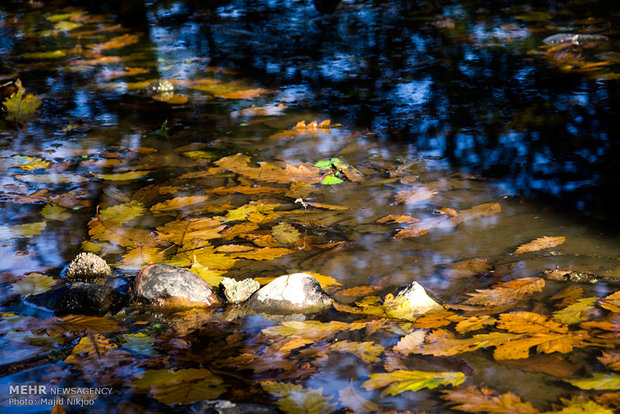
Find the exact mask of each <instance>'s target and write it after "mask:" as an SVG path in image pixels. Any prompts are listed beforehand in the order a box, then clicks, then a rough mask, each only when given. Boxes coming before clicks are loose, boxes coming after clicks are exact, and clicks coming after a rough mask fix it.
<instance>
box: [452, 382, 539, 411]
mask: <svg viewBox="0 0 620 414" xmlns="http://www.w3.org/2000/svg"><path fill="white" fill-rule="evenodd" d="M442 392H443V394H444V395H442V396H441V398H443V399H444V400H447V401H449V404H450V405H451V406H452V408H453V409H455V410H460V411H465V412H468V413H492V414H495V413H497V414H538V412H539V411H538V410H537V409H535V408H534V407H532V405H531V404H530V403H528V402H523V401H521V398H519V397H518V396H516V395H514V394H513V393H511V392H507V393H505V394H500V393H498V392H497V391H495V390H491V389H489V388H484V387H482V388H478V387H475V386H468V387H462V388H458V389H456V390H446V391H442Z"/></svg>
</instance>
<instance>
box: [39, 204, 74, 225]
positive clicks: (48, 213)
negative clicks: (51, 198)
mask: <svg viewBox="0 0 620 414" xmlns="http://www.w3.org/2000/svg"><path fill="white" fill-rule="evenodd" d="M41 215H42V216H43V217H45V218H46V219H48V220H58V221H65V220H67V219H68V218H70V217H71V213H69V212H68V211H67V209H66V208H63V207H61V206H59V205H57V204H46V205H45V207H43V208H42V209H41Z"/></svg>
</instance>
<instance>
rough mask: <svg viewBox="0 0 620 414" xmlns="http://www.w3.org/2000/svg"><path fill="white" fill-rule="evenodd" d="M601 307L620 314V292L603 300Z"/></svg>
mask: <svg viewBox="0 0 620 414" xmlns="http://www.w3.org/2000/svg"><path fill="white" fill-rule="evenodd" d="M599 305H601V307H602V308H604V309H607V310H609V311H612V312H616V313H620V290H618V291H616V292H614V293H612V294H611V295H609V296H606V297H604V298H603V299H601V300H600V301H599Z"/></svg>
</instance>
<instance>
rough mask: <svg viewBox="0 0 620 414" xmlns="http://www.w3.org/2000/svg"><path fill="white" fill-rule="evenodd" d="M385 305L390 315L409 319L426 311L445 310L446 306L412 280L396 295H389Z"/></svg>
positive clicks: (413, 318)
mask: <svg viewBox="0 0 620 414" xmlns="http://www.w3.org/2000/svg"><path fill="white" fill-rule="evenodd" d="M383 307H384V309H385V312H386V313H387V314H388V315H389V316H391V317H394V318H400V319H407V320H415V319H416V318H417V317H419V316H421V315H424V314H425V313H431V312H439V311H442V310H444V307H443V306H442V305H441V304H439V303H438V302H437V301H436V300H435V299H433V298H432V297H430V296H429V294H428V293H427V292H426V290H425V289H424V287H422V285H420V284H419V283H418V282H412V283H411V284H410V285H409V286H407V287H406V288H405V289H403V290H401V291H400V292H398V294H397V295H396V297H394V296H392V295H387V296H386V297H385V300H384V302H383Z"/></svg>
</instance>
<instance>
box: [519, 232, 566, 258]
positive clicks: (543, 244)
mask: <svg viewBox="0 0 620 414" xmlns="http://www.w3.org/2000/svg"><path fill="white" fill-rule="evenodd" d="M565 241H566V237H564V236H558V237H539V238H538V239H534V240H532V241H531V242H529V243H526V244H522V245H521V246H519V247H518V248H517V250H515V254H522V253H529V252H536V251H538V250H543V249H548V248H551V247H555V246H559V245H560V244H562V243H564V242H565Z"/></svg>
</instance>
